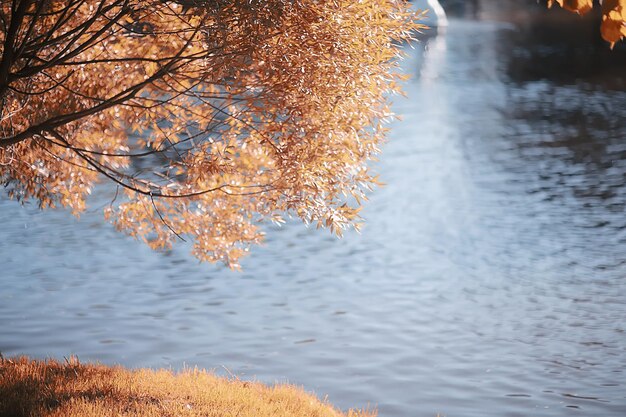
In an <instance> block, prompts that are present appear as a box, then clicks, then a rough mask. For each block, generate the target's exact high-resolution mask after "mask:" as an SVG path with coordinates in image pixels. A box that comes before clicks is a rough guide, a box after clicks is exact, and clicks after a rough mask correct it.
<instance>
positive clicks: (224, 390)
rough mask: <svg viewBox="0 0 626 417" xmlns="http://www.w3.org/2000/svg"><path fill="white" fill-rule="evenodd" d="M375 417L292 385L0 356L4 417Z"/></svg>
mask: <svg viewBox="0 0 626 417" xmlns="http://www.w3.org/2000/svg"><path fill="white" fill-rule="evenodd" d="M103 416H115V417H118V416H120V417H121V416H124V417H135V416H137V417H139V416H141V417H151V416H154V417H157V416H158V417H166V416H167V417H175V416H176V417H177V416H181V417H200V416H202V417H230V416H233V417H234V416H239V417H291V416H293V417H375V416H376V412H375V411H355V410H350V411H348V412H347V413H342V412H341V411H339V410H337V409H335V408H333V407H332V406H331V405H329V404H326V403H324V402H322V401H320V400H318V399H317V398H315V397H314V396H312V395H310V394H308V393H306V392H305V391H303V390H302V389H300V388H297V387H294V386H291V385H276V386H266V385H263V384H261V383H258V382H244V381H239V380H228V379H225V378H220V377H217V376H215V375H213V374H211V373H210V372H207V371H201V370H197V369H190V370H185V371H182V372H180V373H173V372H171V371H167V370H159V371H154V370H150V369H138V370H128V369H124V368H122V367H107V366H103V365H93V364H81V363H79V362H78V360H76V359H71V360H68V361H66V362H65V363H60V362H57V361H53V360H48V361H36V360H30V359H28V358H24V357H20V358H12V359H1V357H0V417H103Z"/></svg>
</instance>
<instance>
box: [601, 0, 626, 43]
mask: <svg viewBox="0 0 626 417" xmlns="http://www.w3.org/2000/svg"><path fill="white" fill-rule="evenodd" d="M600 32H601V33H602V37H603V38H604V39H605V40H606V41H607V42H610V43H611V47H613V45H614V44H615V42H618V41H620V40H622V39H623V38H624V37H626V0H604V1H603V2H602V25H601V26H600Z"/></svg>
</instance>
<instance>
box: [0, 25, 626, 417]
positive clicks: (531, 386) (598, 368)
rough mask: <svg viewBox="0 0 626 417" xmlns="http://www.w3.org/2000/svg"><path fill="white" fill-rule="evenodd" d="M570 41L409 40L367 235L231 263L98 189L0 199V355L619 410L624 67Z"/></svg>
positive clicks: (332, 397)
mask: <svg viewBox="0 0 626 417" xmlns="http://www.w3.org/2000/svg"><path fill="white" fill-rule="evenodd" d="M559 24H560V23H559ZM579 32H580V31H578V30H577V29H576V27H573V28H571V27H569V26H567V27H565V26H563V28H561V27H560V26H556V27H555V25H554V24H551V23H550V22H548V23H545V22H543V21H540V20H538V19H534V20H533V19H531V20H523V21H520V20H519V19H517V18H516V19H515V21H514V22H513V20H511V21H510V22H508V23H507V22H503V21H494V20H459V19H451V21H450V26H449V28H448V29H447V31H446V33H445V34H441V33H440V34H438V35H436V36H434V35H433V36H423V37H422V38H423V41H422V43H420V44H419V45H417V46H416V47H415V48H414V49H411V48H407V53H408V57H407V59H406V60H405V62H404V63H403V66H404V68H405V70H406V71H407V72H410V73H412V74H413V78H412V79H411V81H409V82H408V83H407V85H406V90H407V93H408V98H406V99H404V98H400V97H398V98H396V99H395V104H394V107H395V110H396V111H397V112H398V113H400V114H402V116H403V119H402V120H401V121H399V122H397V123H395V124H394V125H393V127H392V130H391V134H390V141H389V143H388V144H387V145H386V146H385V148H384V153H383V155H382V157H381V161H380V162H379V163H378V164H377V165H376V169H377V171H379V172H380V173H381V177H382V179H383V180H384V181H385V182H386V184H387V185H386V186H385V187H384V188H381V189H378V190H377V191H376V192H375V193H374V194H372V196H371V201H370V202H369V203H368V204H367V206H366V208H365V210H364V214H363V215H364V217H365V218H366V222H367V227H366V228H365V229H364V230H363V232H362V234H356V233H349V234H348V235H347V236H346V237H345V238H344V239H342V240H338V239H336V238H334V237H332V236H331V235H330V234H328V233H326V232H324V231H319V230H313V229H307V228H306V227H305V226H303V225H302V224H300V223H297V222H293V223H288V224H287V225H286V226H284V227H282V228H272V229H270V230H269V231H268V238H267V244H266V245H265V246H263V247H260V248H255V250H254V251H253V253H252V255H251V256H250V257H249V258H247V259H246V260H245V261H244V263H243V267H244V272H242V273H233V272H231V271H229V270H227V269H224V268H223V267H220V266H211V265H205V264H199V263H198V262H197V261H196V260H195V259H194V258H193V257H191V255H189V253H188V251H189V248H188V247H185V246H184V245H183V246H180V247H177V248H176V249H175V250H173V251H170V252H167V253H154V252H152V251H150V250H149V249H147V248H146V247H144V246H143V245H141V244H140V243H138V242H135V241H134V240H132V239H130V238H127V237H125V236H123V235H120V234H118V233H116V232H115V231H114V230H113V228H112V227H111V226H110V225H108V224H106V223H104V221H103V220H102V214H101V209H102V206H103V205H106V204H107V201H109V200H108V199H109V198H110V196H109V195H108V193H107V190H106V189H104V188H103V189H102V190H101V191H100V192H99V194H98V195H96V196H95V197H94V201H93V202H92V206H91V208H90V209H89V211H88V212H87V213H85V214H84V215H83V216H82V217H81V218H80V220H76V219H75V218H73V217H71V215H70V214H69V213H67V212H64V211H46V212H41V211H39V210H37V208H36V207H33V206H26V207H21V206H19V205H18V204H17V203H15V202H13V201H9V200H8V199H6V198H4V197H3V198H2V199H0V224H1V225H2V226H1V227H0V267H1V269H0V276H1V277H2V279H1V281H0V282H1V283H2V285H1V286H0V351H1V352H2V354H3V355H5V356H10V355H18V354H25V355H29V356H33V357H39V358H43V357H49V356H51V357H55V358H62V357H63V356H64V355H65V356H67V355H69V354H76V355H78V357H79V358H80V359H81V360H83V361H88V360H89V361H100V362H103V363H108V364H113V363H120V364H123V365H126V366H130V367H139V366H150V367H172V368H174V369H179V368H181V367H183V366H185V365H188V366H195V365H197V366H200V367H205V368H213V369H215V370H216V372H218V373H219V374H223V375H229V374H231V373H232V374H234V375H237V376H239V377H242V378H250V379H258V380H261V381H265V382H268V383H273V382H276V381H279V382H282V381H289V382H292V383H295V384H298V385H301V386H303V387H304V388H305V389H307V390H309V391H313V392H315V393H316V394H317V395H319V396H320V397H324V396H328V400H329V401H330V402H331V403H333V404H335V405H337V406H339V407H341V408H344V409H345V408H349V407H367V406H368V405H371V406H376V407H378V409H379V415H381V416H395V417H409V416H434V415H436V414H437V413H441V414H442V415H447V416H464V417H471V416H480V417H488V416H494V417H495V416H498V417H500V416H530V415H532V416H545V417H548V416H609V417H610V416H615V417H617V416H623V415H626V333H625V329H626V324H625V323H626V320H625V319H626V216H625V208H626V58H625V57H624V56H625V53H624V50H623V49H622V50H617V51H615V52H613V53H612V54H609V52H608V51H607V50H606V48H604V45H603V44H601V43H595V42H587V43H586V42H585V41H583V40H580V39H577V38H572V36H573V35H571V34H572V33H574V34H576V33H579ZM583 33H585V32H583ZM583 39H586V38H583Z"/></svg>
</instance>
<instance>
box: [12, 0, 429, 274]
mask: <svg viewBox="0 0 626 417" xmlns="http://www.w3.org/2000/svg"><path fill="white" fill-rule="evenodd" d="M418 18H419V16H418V15H417V14H416V13H414V12H410V11H409V7H408V6H407V3H406V2H405V1H402V0H360V1H358V2H356V1H352V0H316V1H311V0H178V1H169V0H11V1H8V0H7V1H3V2H2V3H1V6H0V25H1V26H2V28H1V31H0V45H2V50H1V51H0V55H1V61H0V100H1V109H0V181H1V182H2V183H3V184H4V185H5V187H6V188H7V190H8V193H9V195H10V196H11V197H13V198H17V199H19V200H22V201H25V200H29V199H34V200H36V201H38V203H39V204H40V206H41V207H42V208H45V207H53V206H64V207H69V208H70V209H71V210H72V211H73V213H75V214H79V213H80V212H81V211H82V210H84V208H85V200H86V198H87V196H88V195H89V194H90V192H91V190H92V189H93V187H94V184H95V183H96V182H97V181H99V180H102V179H106V180H108V181H111V182H113V183H114V184H116V185H117V186H118V187H119V191H120V193H119V196H118V195H117V194H116V200H115V201H114V202H112V203H111V207H110V208H109V209H107V210H106V213H105V214H106V216H107V218H109V219H111V221H113V222H114V224H115V225H116V227H117V228H118V229H119V230H120V231H124V232H126V233H128V234H130V235H133V236H135V237H137V238H139V239H142V240H144V241H145V242H146V243H148V244H149V245H150V246H151V247H153V248H164V247H169V246H171V245H172V244H173V242H174V241H175V240H176V239H177V238H180V239H185V238H191V240H193V242H194V246H193V252H194V254H195V255H196V256H197V257H198V258H200V259H201V260H208V261H213V262H214V261H223V262H225V263H227V264H228V265H230V266H231V267H237V261H238V259H239V258H240V257H241V256H242V255H243V254H244V253H245V252H247V250H248V248H249V246H250V245H251V244H254V243H258V242H260V241H261V240H262V237H263V233H262V230H261V228H260V225H261V224H262V223H263V222H267V221H274V222H282V221H283V220H282V217H281V215H283V214H284V213H288V214H292V215H296V216H298V217H300V218H301V219H302V220H303V221H305V222H306V223H315V224H318V225H322V226H326V227H329V228H330V229H331V230H333V231H334V232H335V233H337V234H341V231H342V230H343V229H345V228H346V227H349V226H356V227H358V210H359V205H360V202H361V200H362V199H364V198H365V196H364V192H365V191H366V190H368V189H370V188H371V187H372V186H373V185H374V184H376V182H377V181H376V178H375V177H373V176H372V175H371V174H370V172H369V171H368V168H367V166H366V163H367V162H368V161H369V160H371V159H372V158H373V157H374V156H375V155H376V154H377V153H378V151H379V149H378V148H379V145H380V144H381V141H382V140H383V138H384V133H385V129H384V127H383V126H382V123H383V122H384V121H386V120H387V119H388V118H389V117H390V115H391V113H390V111H389V109H388V103H387V99H386V97H387V95H388V93H389V92H393V91H398V87H397V84H396V82H397V80H398V79H399V78H400V75H398V73H396V71H395V69H394V68H395V66H396V58H397V57H398V54H399V52H398V49H397V47H396V46H395V45H396V44H395V43H394V42H400V41H405V40H408V39H410V38H411V32H412V31H414V30H415V29H419V28H420V25H419V24H418V23H417V20H418ZM347 196H349V197H347Z"/></svg>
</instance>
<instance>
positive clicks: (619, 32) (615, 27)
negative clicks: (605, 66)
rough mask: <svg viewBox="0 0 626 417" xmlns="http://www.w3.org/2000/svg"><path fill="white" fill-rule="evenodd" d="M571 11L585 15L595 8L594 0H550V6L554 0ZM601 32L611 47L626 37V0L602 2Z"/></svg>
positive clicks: (606, 0)
mask: <svg viewBox="0 0 626 417" xmlns="http://www.w3.org/2000/svg"><path fill="white" fill-rule="evenodd" d="M555 1H556V3H558V4H559V5H560V6H561V7H563V8H564V9H566V10H569V11H571V12H576V13H578V14H581V15H584V14H586V13H588V12H589V11H591V9H593V0H548V6H549V7H552V5H553V4H554V2H555ZM600 33H601V34H602V37H603V38H604V40H606V41H607V42H610V43H611V48H612V47H613V45H615V42H619V41H620V40H622V39H623V38H624V37H626V0H604V1H603V2H602V24H601V26H600Z"/></svg>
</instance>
